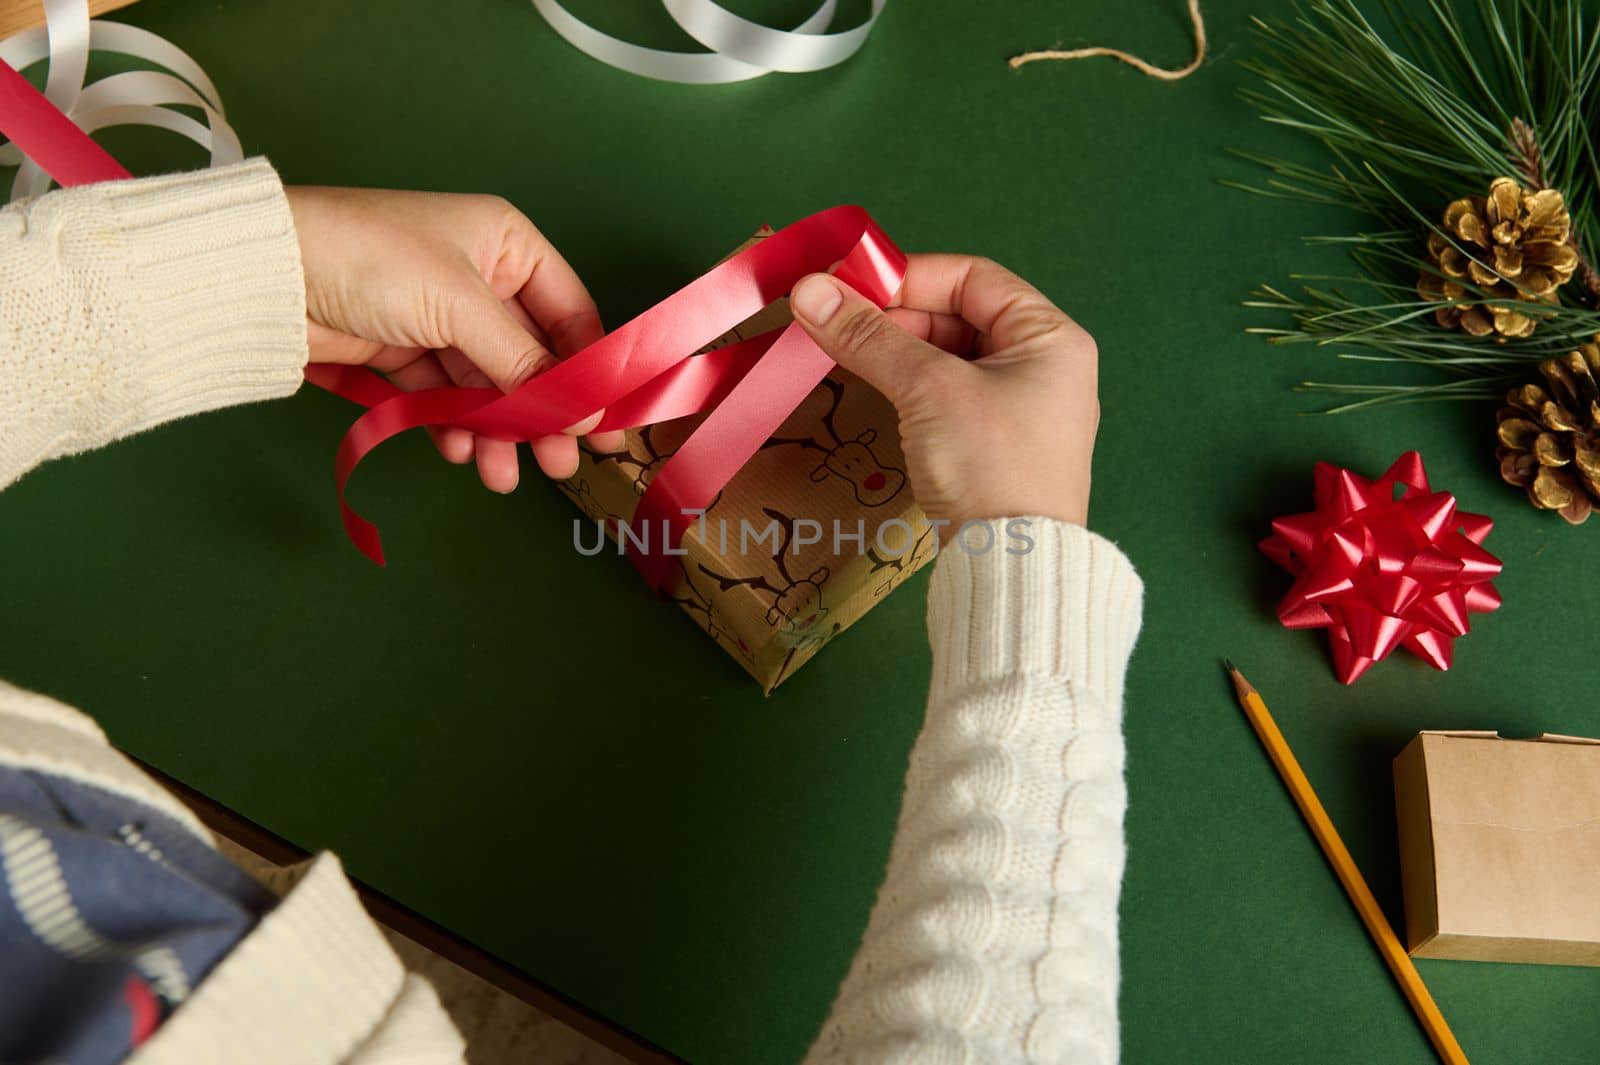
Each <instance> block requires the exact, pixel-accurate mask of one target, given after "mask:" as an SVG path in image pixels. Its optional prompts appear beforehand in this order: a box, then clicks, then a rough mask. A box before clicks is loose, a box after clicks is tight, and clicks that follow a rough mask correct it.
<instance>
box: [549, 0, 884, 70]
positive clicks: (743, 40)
mask: <svg viewBox="0 0 1600 1065" xmlns="http://www.w3.org/2000/svg"><path fill="white" fill-rule="evenodd" d="M887 2H888V0H872V12H871V14H869V15H868V16H867V20H866V21H865V22H863V23H862V24H861V25H859V26H857V27H855V28H854V29H849V30H842V31H840V32H837V33H828V32H826V31H827V29H828V26H829V25H830V24H831V23H832V22H833V17H834V14H835V12H836V11H837V9H838V0H823V3H822V6H821V7H819V8H817V10H816V11H815V12H813V13H812V15H811V17H810V18H808V19H806V20H805V21H804V22H802V23H801V24H800V25H798V26H796V27H795V28H794V29H792V30H775V29H773V28H771V27H770V26H763V25H761V24H760V23H758V22H751V21H750V20H749V19H747V18H741V17H740V16H738V15H735V14H734V13H733V12H731V11H729V10H728V9H727V8H725V7H723V6H722V5H721V4H718V3H715V2H713V0H661V6H662V7H663V8H665V9H666V12H667V14H668V15H670V16H672V21H674V22H676V23H677V24H678V26H679V27H680V28H681V29H682V30H683V31H684V32H685V33H687V34H688V35H689V36H691V37H693V38H694V39H695V40H697V41H699V42H700V43H701V44H702V45H704V46H705V47H707V48H709V49H710V50H711V51H710V52H709V53H702V52H668V51H663V50H661V49H657V48H643V47H640V46H639V45H636V44H629V43H628V42H627V41H623V40H619V39H617V38H616V37H612V36H609V35H608V34H604V33H601V32H600V31H599V30H597V29H595V28H594V27H593V26H590V25H589V24H588V23H586V22H583V21H582V20H580V19H579V18H577V17H576V16H574V15H573V14H572V13H571V12H570V11H568V10H567V9H566V8H564V7H562V6H561V3H560V0H533V7H534V10H536V11H538V12H539V14H541V15H543V16H544V20H545V21H546V22H548V23H550V27H551V28H552V29H554V30H555V31H556V33H558V34H560V35H561V37H562V38H563V39H564V40H566V42H567V43H568V44H570V45H572V46H573V47H574V48H576V49H578V50H579V51H580V52H583V53H584V54H586V55H589V56H591V57H593V58H595V59H598V60H600V62H602V63H605V64H607V65H608V66H613V67H616V68H617V69H619V70H626V71H627V72H628V73H630V74H638V75H640V76H642V77H646V78H655V79H656V80H658V81H674V82H679V83H682V84H685V85H724V84H727V83H729V82H735V81H749V80H750V79H751V78H759V77H761V76H762V75H764V74H771V73H774V72H776V71H782V72H784V73H792V74H799V73H807V72H810V71H814V70H825V69H827V68H828V67H831V66H837V65H838V64H840V63H843V62H844V61H845V60H846V59H849V58H850V57H851V56H853V55H855V54H856V52H858V51H860V50H861V46H862V45H863V44H864V43H866V40H867V35H868V34H869V33H871V32H872V27H873V24H874V23H876V22H877V21H878V15H879V14H881V13H882V11H883V6H884V4H886V3H887Z"/></svg>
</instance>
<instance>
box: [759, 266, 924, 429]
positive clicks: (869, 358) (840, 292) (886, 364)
mask: <svg viewBox="0 0 1600 1065" xmlns="http://www.w3.org/2000/svg"><path fill="white" fill-rule="evenodd" d="M789 309H790V310H791V311H793V312H794V317H795V321H797V322H799V323H800V325H801V327H802V328H804V329H805V331H806V332H807V333H810V334H811V339H812V340H815V341H816V342H817V347H819V348H821V349H822V350H823V351H825V352H826V353H827V354H828V355H829V357H831V358H832V359H833V360H834V361H835V362H837V363H838V364H839V365H840V366H843V367H844V368H845V369H847V370H849V371H850V372H851V373H853V374H855V375H856V376H857V377H859V378H861V379H862V380H863V381H865V382H867V384H869V385H871V386H872V387H873V388H876V389H877V390H878V391H879V392H882V393H883V394H884V396H886V397H887V398H888V400H889V402H891V403H896V404H898V403H899V402H900V400H901V399H902V398H903V397H905V396H907V395H908V394H909V391H910V388H911V386H912V383H913V382H914V381H915V380H916V379H917V377H918V375H919V374H921V373H923V372H925V371H926V369H927V367H928V365H929V363H930V362H932V361H936V360H940V359H947V358H949V356H947V355H945V354H944V353H943V352H941V351H939V349H937V348H935V347H934V346H933V345H931V344H927V343H924V342H923V341H921V340H918V339H917V338H916V337H914V336H912V335H911V334H910V333H907V332H906V331H905V330H904V329H901V328H900V327H899V326H898V325H895V324H894V322H893V321H891V320H890V319H889V316H888V315H886V314H884V313H883V311H881V310H879V309H878V307H877V305H876V304H874V303H873V302H872V301H871V300H868V299H867V298H865V297H864V296H862V295H861V294H860V293H859V292H857V291H856V290H855V289H853V288H851V287H850V286H849V285H847V284H845V283H844V282H842V281H840V280H839V279H838V278H836V277H832V276H830V275H828V274H811V275H810V276H808V277H803V278H801V279H800V283H799V284H797V285H795V287H794V293H793V294H792V295H791V296H790V297H789Z"/></svg>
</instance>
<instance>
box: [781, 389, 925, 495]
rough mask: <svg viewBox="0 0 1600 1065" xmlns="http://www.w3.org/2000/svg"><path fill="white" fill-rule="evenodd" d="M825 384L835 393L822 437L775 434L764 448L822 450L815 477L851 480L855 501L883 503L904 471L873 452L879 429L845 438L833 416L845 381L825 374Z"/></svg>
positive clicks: (900, 483)
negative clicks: (794, 447) (790, 447)
mask: <svg viewBox="0 0 1600 1065" xmlns="http://www.w3.org/2000/svg"><path fill="white" fill-rule="evenodd" d="M822 387H823V388H826V389H827V390H828V391H829V392H830V393H831V394H832V402H831V403H829V404H828V411H827V413H826V414H824V415H823V416H822V426H823V430H824V434H825V435H824V437H823V439H821V440H817V439H814V438H812V437H809V436H800V437H783V436H774V437H772V438H771V439H770V440H768V441H767V442H766V443H765V444H762V445H761V446H762V448H771V447H783V446H784V445H794V446H796V447H802V448H806V449H808V450H811V451H820V452H821V453H822V461H821V462H820V463H819V464H818V465H817V467H816V468H815V469H813V470H812V471H811V479H812V480H813V481H815V482H818V483H821V482H822V481H826V480H827V479H828V478H829V477H838V478H839V479H841V480H843V481H847V482H849V484H850V487H851V489H852V490H853V491H854V492H855V496H856V502H858V503H860V504H861V505H862V506H864V507H881V506H883V505H884V504H885V503H887V502H889V501H890V500H891V499H893V498H894V497H895V496H897V495H899V494H900V490H901V489H902V488H904V487H905V485H906V473H905V471H904V470H901V469H897V468H896V467H894V466H887V465H885V464H884V463H882V462H880V461H878V456H877V455H875V454H873V451H872V443H873V442H874V441H875V440H877V439H878V431H877V430H876V429H866V430H864V431H863V432H861V433H860V434H859V435H858V436H856V437H855V438H854V439H852V440H846V439H845V438H844V437H843V436H841V435H840V434H839V430H838V427H837V426H835V425H834V416H835V415H837V414H838V413H839V401H840V400H842V399H843V398H844V384H843V382H840V381H835V380H834V379H833V378H831V377H825V378H823V379H822Z"/></svg>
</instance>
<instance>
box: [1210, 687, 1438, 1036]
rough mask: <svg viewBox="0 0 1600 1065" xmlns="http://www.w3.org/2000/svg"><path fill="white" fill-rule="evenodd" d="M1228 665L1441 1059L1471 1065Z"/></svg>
mask: <svg viewBox="0 0 1600 1065" xmlns="http://www.w3.org/2000/svg"><path fill="white" fill-rule="evenodd" d="M1223 665H1224V666H1226V667H1227V670H1228V675H1229V676H1231V677H1232V678H1233V686H1234V688H1235V690H1237V691H1238V693H1239V705H1240V706H1241V707H1243V708H1244V715H1245V717H1247V718H1249V719H1250V724H1251V725H1252V726H1253V727H1254V728H1255V730H1256V735H1257V736H1259V737H1261V745H1262V746H1263V747H1265V748H1266V749H1267V755H1268V757H1270V758H1271V759H1272V764H1273V765H1275V766H1277V767H1278V775H1279V776H1281V777H1282V778H1283V783H1284V786H1285V787H1287V788H1288V789H1289V794H1290V795H1291V796H1293V797H1294V802H1295V805H1296V806H1298V807H1300V813H1301V814H1302V815H1304V817H1305V819H1306V824H1308V825H1310V826H1311V834H1312V835H1313V836H1316V837H1317V842H1318V843H1319V844H1321V845H1322V853H1323V854H1325V855H1327V856H1328V864H1330V865H1332V866H1333V871H1334V873H1335V874H1336V875H1337V876H1338V877H1339V883H1341V884H1343V885H1344V890H1345V892H1346V893H1347V894H1349V896H1350V901H1351V902H1352V903H1354V904H1355V908H1356V912H1357V913H1359V914H1360V915H1361V921H1362V923H1363V924H1365V925H1366V926H1367V931H1368V932H1369V933H1370V934H1371V935H1372V939H1373V942H1375V943H1376V944H1377V945H1378V953H1380V954H1382V955H1383V960H1384V961H1386V962H1388V963H1389V971H1390V972H1392V973H1394V978H1395V980H1396V981H1397V982H1398V983H1399V984H1400V990H1401V991H1403V992H1405V996H1406V999H1407V1001H1409V1002H1410V1003H1411V1008H1412V1009H1413V1010H1415V1011H1416V1014H1417V1020H1418V1021H1420V1022H1421V1023H1422V1027H1423V1029H1424V1030H1425V1031H1426V1032H1427V1033H1428V1038H1429V1039H1430V1040H1432V1041H1433V1048H1434V1049H1435V1050H1437V1051H1438V1052H1439V1059H1440V1060H1441V1061H1443V1062H1445V1063H1446V1065H1467V1056H1466V1055H1465V1054H1464V1053H1462V1052H1461V1044H1460V1043H1457V1042H1456V1037H1455V1036H1454V1035H1453V1034H1451V1031H1450V1026H1449V1025H1448V1024H1446V1023H1445V1020H1444V1014H1442V1013H1440V1012H1439V1007H1438V1006H1437V1005H1435V1004H1434V1001H1433V996H1432V995H1430V994H1428V988H1427V985H1426V984H1424V983H1423V982H1422V976H1421V974H1419V973H1418V972H1417V967H1416V966H1415V965H1413V964H1411V957H1410V956H1409V955H1408V954H1406V951H1405V948H1404V947H1402V946H1401V945H1400V940H1399V939H1398V938H1397V937H1396V936H1395V934H1394V929H1392V928H1390V927H1389V920H1388V918H1386V917H1385V916H1384V915H1383V910H1381V909H1379V907H1378V900H1377V899H1375V898H1373V897H1372V890H1371V889H1370V888H1368V887H1367V882H1366V880H1365V879H1363V878H1362V876H1361V870H1360V869H1357V868H1356V863H1355V860H1354V859H1352V858H1351V857H1350V852H1349V851H1348V850H1346V849H1345V846H1344V841H1343V840H1341V839H1340V838H1339V832H1338V830H1337V829H1335V828H1334V827H1333V822H1332V821H1330V820H1329V819H1328V811H1326V810H1324V809H1323V808H1322V803H1321V801H1319V800H1318V799H1317V793H1316V792H1315V791H1313V790H1312V789H1311V781H1309V780H1307V779H1306V775H1305V773H1304V772H1303V771H1302V770H1301V768H1300V763H1299V761H1298V760H1296V758H1295V756H1294V752H1293V751H1291V750H1290V749H1289V744H1288V742H1287V741H1286V740H1284V738H1283V733H1282V732H1279V731H1278V726H1277V724H1276V723H1275V722H1274V721H1273V720H1272V714H1271V713H1270V712H1269V711H1268V710H1267V704H1266V703H1265V702H1263V701H1262V699H1261V693H1260V692H1258V691H1256V689H1255V687H1254V686H1253V685H1252V684H1251V683H1250V682H1249V681H1247V680H1245V679H1244V675H1243V674H1242V673H1240V672H1239V671H1238V670H1237V669H1235V668H1234V666H1233V663H1232V662H1228V661H1226V660H1224V662H1223Z"/></svg>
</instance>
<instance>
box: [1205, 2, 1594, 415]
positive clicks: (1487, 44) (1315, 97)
mask: <svg viewBox="0 0 1600 1065" xmlns="http://www.w3.org/2000/svg"><path fill="white" fill-rule="evenodd" d="M1376 2H1377V3H1378V5H1379V8H1380V12H1379V13H1380V14H1381V16H1382V22H1381V25H1380V23H1378V22H1376V21H1374V20H1369V19H1368V17H1367V16H1366V15H1365V14H1364V13H1363V12H1362V11H1361V9H1360V8H1359V7H1357V6H1356V3H1355V2H1354V0H1307V2H1305V3H1303V4H1298V5H1296V8H1295V15H1294V17H1293V18H1292V19H1290V20H1288V21H1283V20H1272V21H1268V20H1263V19H1256V20H1254V21H1255V31H1256V35H1257V38H1258V42H1259V44H1260V53H1261V57H1260V58H1259V59H1256V60H1253V61H1250V62H1247V63H1246V64H1245V66H1246V68H1247V69H1249V70H1250V71H1251V72H1252V73H1254V74H1256V75H1257V76H1258V78H1259V79H1260V84H1259V86H1258V87H1257V88H1253V89H1249V90H1246V91H1245V92H1244V93H1243V96H1244V98H1245V99H1246V100H1247V101H1248V102H1250V103H1251V104H1252V105H1253V106H1254V107H1255V108H1256V109H1257V110H1258V111H1259V112H1260V114H1261V117H1262V119H1263V120H1265V121H1266V122H1269V123H1271V124H1273V125H1274V126H1277V127H1280V128H1284V129H1291V130H1296V131H1299V132H1300V133H1302V134H1305V135H1307V136H1309V137H1311V138H1312V139H1313V140H1315V141H1316V142H1317V143H1318V144H1320V145H1321V146H1322V147H1323V148H1324V149H1326V151H1327V152H1328V154H1329V155H1330V157H1331V162H1330V164H1329V165H1327V166H1326V167H1325V168H1318V167H1312V166H1306V165H1304V164H1301V163H1296V162H1293V161H1290V160H1287V159H1282V158H1277V157H1274V156H1269V155H1261V154H1256V153H1251V152H1244V151H1234V152H1233V153H1232V154H1234V155H1236V156H1238V157H1240V158H1242V159H1245V160H1247V161H1249V162H1252V163H1254V164H1256V165H1257V166H1259V167H1261V168H1262V169H1263V170H1264V171H1265V172H1266V174H1267V176H1266V177H1265V178H1264V179H1263V180H1262V182H1261V183H1259V184H1256V185H1249V184H1245V183H1242V182H1233V181H1225V182H1223V184H1225V185H1228V186H1229V187H1232V188H1236V189H1241V190H1244V191H1247V192H1251V193H1254V194H1256V195H1261V196H1267V197H1273V198H1288V199H1298V200H1303V201H1307V202H1310V203H1315V204H1322V205H1335V206H1341V207H1346V208H1349V209H1351V210H1353V211H1355V212H1356V213H1357V215H1358V216H1361V217H1365V218H1367V219H1369V220H1371V222H1375V223H1376V225H1371V224H1369V225H1367V226H1366V227H1365V229H1363V230H1361V231H1358V232H1355V233H1353V234H1343V235H1314V236H1308V237H1307V238H1306V240H1307V242H1308V243H1311V244H1318V245H1322V244H1333V245H1339V246H1342V247H1345V248H1346V249H1347V250H1348V252H1349V254H1350V256H1351V258H1352V260H1353V261H1354V263H1355V264H1356V266H1357V267H1358V271H1357V272H1356V273H1354V274H1351V275H1347V276H1341V277H1327V276H1321V277H1318V276H1301V277H1298V278H1297V279H1296V280H1297V281H1298V282H1299V283H1300V285H1301V291H1300V293H1299V294H1298V295H1293V296H1291V295H1288V294H1285V293H1284V292H1282V291H1280V290H1278V289H1276V288H1273V287H1271V286H1262V287H1261V288H1260V289H1258V290H1257V291H1256V292H1253V293H1251V299H1249V300H1247V301H1246V302H1245V306H1247V307H1251V308H1254V309H1258V310H1266V311H1273V312H1277V313H1278V314H1280V315H1283V316H1287V318H1288V319H1289V320H1290V322H1292V326H1291V327H1289V328H1270V327H1255V328H1251V329H1249V330H1247V331H1248V332H1250V333H1254V334H1257V335H1261V336H1265V337H1266V338H1267V339H1268V340H1269V341H1270V342H1271V343H1274V344H1294V343H1312V344H1317V345H1319V346H1327V345H1331V346H1334V347H1335V348H1344V347H1351V348H1356V349H1358V350H1357V351H1355V352H1350V351H1340V352H1339V355H1340V357H1341V359H1343V360H1345V361H1347V362H1351V363H1357V364H1362V365H1365V364H1369V363H1370V364H1380V363H1385V364H1386V363H1409V364H1412V365H1414V366H1423V367H1426V368H1427V369H1429V370H1431V371H1436V372H1439V373H1441V374H1444V375H1445V376H1446V377H1447V378H1448V380H1445V381H1443V382H1441V383H1439V384H1436V385H1421V386H1418V385H1396V384H1387V383H1383V382H1381V381H1379V382H1372V381H1356V382H1307V383H1306V384H1305V385H1304V386H1302V387H1303V389H1304V390H1306V391H1314V392H1332V393H1338V394H1343V395H1347V396H1351V397H1358V398H1354V399H1352V401H1351V402H1348V403H1344V404H1341V405H1339V406H1336V407H1333V408H1330V410H1329V411H1328V413H1336V412H1342V411H1351V410H1362V409H1368V408H1371V407H1374V406H1382V405H1386V404H1394V403H1420V402H1437V401H1465V400H1473V401H1476V400H1485V399H1492V398H1494V397H1495V396H1497V395H1500V394H1503V392H1504V390H1505V388H1506V387H1508V386H1510V385H1513V384H1515V383H1517V382H1519V381H1521V380H1523V379H1524V378H1525V377H1526V376H1529V375H1530V374H1531V371H1532V369H1533V367H1534V366H1536V365H1537V363H1538V362H1540V361H1541V360H1544V359H1547V358H1550V357H1551V356H1554V355H1560V354H1562V353H1564V352H1567V351H1570V350H1572V349H1573V348H1574V347H1576V346H1577V345H1578V344H1579V343H1582V342H1585V341H1587V340H1588V339H1589V338H1591V337H1593V336H1594V335H1595V334H1596V333H1597V332H1600V311H1597V310H1596V309H1594V308H1593V307H1592V306H1590V305H1589V302H1588V300H1587V299H1586V293H1585V292H1584V290H1583V289H1582V286H1581V285H1579V284H1578V283H1577V279H1576V278H1575V279H1574V281H1573V282H1572V283H1569V284H1568V285H1567V286H1565V287H1564V288H1563V289H1562V290H1561V292H1560V296H1561V304H1560V306H1557V307H1543V306H1540V305H1537V304H1530V303H1526V302H1517V301H1508V300H1505V299H1493V298H1489V296H1488V293H1485V292H1483V291H1482V290H1481V289H1478V288H1476V287H1475V286H1473V285H1470V284H1466V285H1464V287H1465V288H1466V289H1467V290H1468V291H1469V292H1472V293H1473V294H1474V295H1475V296H1476V297H1478V299H1479V300H1480V301H1482V302H1484V303H1486V304H1489V305H1495V304H1499V305H1505V306H1515V307H1516V308H1517V309H1518V310H1520V311H1522V312H1523V313H1526V314H1534V315H1536V316H1537V317H1538V326H1537V328H1536V329H1535V330H1534V331H1533V333H1532V335H1530V336H1528V337H1523V338H1509V339H1505V340H1504V341H1496V340H1495V339H1493V338H1487V337H1485V338H1479V337H1472V336H1468V335H1466V334H1464V333H1461V332H1457V331H1454V330H1449V329H1445V328H1442V327H1441V326H1439V325H1438V324H1437V323H1436V322H1435V321H1434V314H1433V312H1434V310H1435V309H1436V305H1435V304H1433V303H1430V302H1427V301H1424V300H1422V299H1421V298H1420V297H1419V296H1418V295H1417V292H1416V281H1417V278H1418V276H1420V275H1421V274H1423V273H1435V274H1436V273H1437V271H1436V268H1435V267H1434V266H1433V265H1432V263H1431V262H1430V261H1429V259H1428V257H1427V253H1426V239H1427V237H1428V235H1429V234H1430V232H1431V233H1438V234H1439V235H1440V236H1441V237H1443V238H1444V239H1446V240H1450V241H1451V243H1452V244H1455V246H1456V247H1457V248H1458V249H1459V250H1460V251H1461V252H1462V253H1463V254H1465V255H1467V256H1468V257H1469V258H1470V257H1471V256H1472V254H1473V252H1474V251H1475V250H1476V249H1473V248H1469V247H1465V246H1462V245H1460V244H1457V243H1455V241H1453V240H1452V239H1451V237H1450V235H1449V234H1448V233H1445V232H1444V231H1443V230H1441V229H1440V228H1439V227H1438V225H1437V221H1438V219H1440V218H1441V217H1442V216H1443V213H1444V208H1445V206H1446V205H1447V204H1449V203H1450V202H1451V201H1452V200H1456V199H1459V198H1461V197H1463V196H1482V195H1484V193H1485V192H1486V191H1487V189H1488V187H1489V183H1490V182H1491V181H1492V180H1493V179H1494V178H1497V177H1502V176H1507V175H1513V176H1517V177H1519V179H1520V180H1522V181H1524V183H1529V184H1531V183H1532V182H1533V181H1535V180H1542V181H1543V182H1544V183H1545V184H1547V185H1549V186H1551V187H1554V188H1557V189H1559V190H1561V193H1562V195H1563V196H1564V197H1565V199H1566V203H1567V208H1568V210H1569V212H1570V213H1571V216H1572V224H1573V227H1574V234H1575V235H1576V237H1577V239H1578V241H1579V244H1580V246H1581V247H1582V248H1583V249H1585V250H1591V249H1592V250H1600V213H1597V207H1600V149H1597V148H1596V145H1595V142H1594V140H1595V139H1594V138H1593V137H1591V136H1590V133H1589V131H1590V130H1591V129H1592V128H1594V127H1595V124H1596V123H1595V120H1596V119H1600V33H1597V32H1596V31H1595V28H1594V27H1591V26H1590V25H1589V23H1588V20H1587V19H1586V16H1585V12H1584V10H1583V5H1582V4H1581V3H1575V2H1572V0H1472V2H1468V0H1427V4H1426V9H1427V10H1426V13H1425V14H1422V15H1417V14H1412V13H1410V12H1408V11H1406V10H1402V9H1401V8H1400V7H1399V6H1398V4H1396V3H1395V2H1393V0H1376ZM1518 119H1520V120H1521V121H1522V122H1524V123H1526V124H1527V125H1528V126H1529V127H1530V128H1531V129H1532V130H1533V133H1534V139H1535V142H1536V144H1537V146H1538V164H1539V171H1540V172H1539V174H1538V175H1536V176H1535V175H1530V174H1529V173H1528V167H1529V160H1527V159H1526V158H1524V156H1523V153H1522V151H1521V149H1520V148H1519V146H1518V145H1516V144H1514V143H1513V139H1512V135H1511V130H1512V125H1513V122H1514V121H1515V120H1518ZM1485 265H1487V264H1485ZM1324 286H1327V287H1324Z"/></svg>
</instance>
